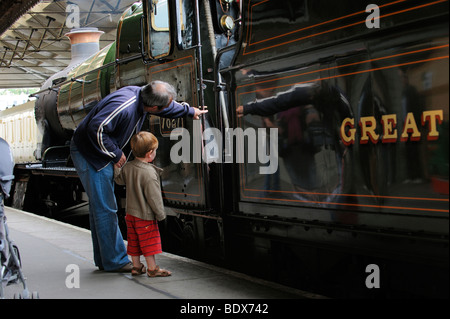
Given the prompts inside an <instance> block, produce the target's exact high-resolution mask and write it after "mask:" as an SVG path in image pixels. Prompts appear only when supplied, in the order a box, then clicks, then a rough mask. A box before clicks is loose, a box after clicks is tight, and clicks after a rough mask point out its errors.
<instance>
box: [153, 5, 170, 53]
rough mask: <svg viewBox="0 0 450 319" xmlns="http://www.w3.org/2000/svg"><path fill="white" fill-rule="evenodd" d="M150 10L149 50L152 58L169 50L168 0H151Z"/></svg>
mask: <svg viewBox="0 0 450 319" xmlns="http://www.w3.org/2000/svg"><path fill="white" fill-rule="evenodd" d="M150 10H151V15H150V17H151V30H150V32H151V33H150V52H151V55H152V57H153V58H158V57H161V56H165V55H168V54H169V51H170V29H169V25H170V24H169V6H168V0H152V1H151V6H150Z"/></svg>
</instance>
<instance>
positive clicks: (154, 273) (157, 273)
mask: <svg viewBox="0 0 450 319" xmlns="http://www.w3.org/2000/svg"><path fill="white" fill-rule="evenodd" d="M170 275H172V273H171V272H170V271H168V270H165V269H160V268H159V266H156V268H155V269H154V270H150V269H147V276H149V277H168V276H170Z"/></svg>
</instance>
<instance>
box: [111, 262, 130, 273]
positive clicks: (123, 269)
mask: <svg viewBox="0 0 450 319" xmlns="http://www.w3.org/2000/svg"><path fill="white" fill-rule="evenodd" d="M131 269H133V264H132V263H131V262H129V263H128V264H126V265H125V266H123V267H122V268H119V269H116V270H112V271H111V272H131Z"/></svg>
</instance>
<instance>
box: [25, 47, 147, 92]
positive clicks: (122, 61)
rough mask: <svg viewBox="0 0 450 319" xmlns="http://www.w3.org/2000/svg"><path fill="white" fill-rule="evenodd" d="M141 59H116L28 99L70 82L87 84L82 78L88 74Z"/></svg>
mask: <svg viewBox="0 0 450 319" xmlns="http://www.w3.org/2000/svg"><path fill="white" fill-rule="evenodd" d="M141 57H142V56H141V54H136V55H132V56H129V57H127V58H124V59H116V60H115V61H114V62H109V63H107V64H104V65H102V66H100V67H98V68H96V69H94V70H90V71H87V72H85V73H83V74H80V75H78V76H75V77H71V78H70V79H68V80H65V81H64V82H60V83H57V84H56V85H51V86H50V87H48V88H45V89H43V90H40V91H38V92H35V93H33V94H30V95H29V97H37V96H38V95H39V94H40V93H44V92H46V91H55V92H57V88H59V87H61V86H63V85H65V84H68V83H71V82H78V83H88V81H85V80H83V79H82V78H83V77H85V76H87V75H89V74H91V73H96V72H98V71H101V70H103V69H106V68H109V67H112V66H116V65H120V64H126V63H129V62H131V61H135V60H138V59H140V58H141Z"/></svg>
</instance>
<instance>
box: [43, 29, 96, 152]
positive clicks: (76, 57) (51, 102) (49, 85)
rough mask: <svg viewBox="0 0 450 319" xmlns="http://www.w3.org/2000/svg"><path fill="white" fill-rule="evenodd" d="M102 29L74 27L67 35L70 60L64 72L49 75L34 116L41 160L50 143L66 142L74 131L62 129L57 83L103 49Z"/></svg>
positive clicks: (60, 143)
mask: <svg viewBox="0 0 450 319" xmlns="http://www.w3.org/2000/svg"><path fill="white" fill-rule="evenodd" d="M102 34H103V31H99V30H98V29H97V28H80V29H72V31H70V32H69V33H67V34H66V36H67V37H68V38H69V39H70V43H71V57H72V59H71V61H70V63H69V65H68V66H67V67H66V68H65V69H64V70H62V71H60V72H58V73H56V74H54V75H53V76H51V77H50V78H48V79H47V80H46V81H45V82H44V84H43V85H42V87H41V93H40V94H39V96H38V98H37V100H36V105H35V117H36V123H37V126H38V128H39V130H40V131H41V133H42V142H41V143H38V146H37V149H36V152H35V156H36V159H38V160H40V159H42V156H43V154H44V152H45V150H46V149H47V148H49V147H51V146H61V145H66V144H67V142H68V141H69V140H70V138H71V136H72V133H73V131H72V130H69V129H65V128H63V126H62V125H61V123H60V120H59V116H58V112H57V104H58V95H59V90H60V88H59V87H58V84H60V83H62V82H65V81H67V80H69V79H70V77H69V75H70V73H71V72H72V71H73V70H74V69H75V68H76V67H77V66H79V65H80V64H81V63H82V62H83V61H85V60H86V59H87V58H89V57H90V56H92V55H93V54H96V53H97V52H98V51H99V49H100V44H99V40H100V36H101V35H102Z"/></svg>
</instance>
